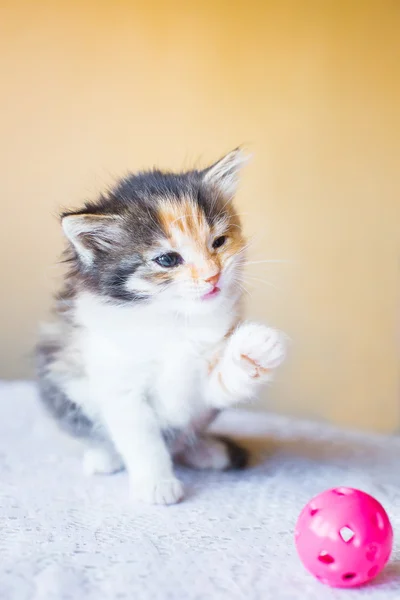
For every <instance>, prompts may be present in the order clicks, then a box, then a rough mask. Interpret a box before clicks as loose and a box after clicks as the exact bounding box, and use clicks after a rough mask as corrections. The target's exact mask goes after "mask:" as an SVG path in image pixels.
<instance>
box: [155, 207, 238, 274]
mask: <svg viewBox="0 0 400 600" xmlns="http://www.w3.org/2000/svg"><path fill="white" fill-rule="evenodd" d="M224 213H225V214H224V216H223V217H221V222H220V223H218V222H217V223H216V225H215V226H210V224H209V223H208V222H207V219H206V216H205V214H204V213H203V211H202V210H201V208H200V207H199V206H198V205H197V204H196V203H195V202H193V201H192V200H191V199H190V198H188V199H187V200H183V201H179V202H177V201H174V200H169V201H163V202H162V203H161V204H160V208H159V215H158V216H159V219H160V222H161V224H162V227H163V230H164V231H165V235H166V237H167V239H168V240H169V242H170V244H171V247H172V248H173V249H174V250H176V251H178V252H179V248H180V246H181V245H182V244H183V243H185V241H186V242H187V241H189V242H190V243H191V244H192V245H193V247H194V248H195V250H196V253H198V254H199V255H201V257H202V261H203V264H202V266H201V267H200V266H199V265H198V264H197V263H196V264H194V262H191V263H188V265H187V266H188V267H189V268H190V275H191V277H192V279H194V280H196V279H199V278H201V277H205V278H206V277H207V276H208V277H210V276H212V275H215V274H216V273H219V272H221V270H222V269H223V266H224V263H225V262H226V260H228V259H229V258H230V257H231V256H233V255H235V254H237V253H238V252H239V251H240V250H242V249H243V247H244V243H245V241H244V238H243V235H242V231H241V227H240V220H239V218H238V216H237V215H236V213H235V211H234V209H233V207H228V208H225V209H224ZM220 235H226V236H227V237H228V241H227V243H226V245H224V246H222V247H221V248H220V249H218V250H214V249H213V248H212V241H213V239H215V238H216V237H218V236H220Z"/></svg>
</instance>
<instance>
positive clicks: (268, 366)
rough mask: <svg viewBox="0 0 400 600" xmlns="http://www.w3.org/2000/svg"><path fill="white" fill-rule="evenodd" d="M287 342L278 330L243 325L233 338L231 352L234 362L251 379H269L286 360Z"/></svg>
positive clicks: (257, 325) (256, 324)
mask: <svg viewBox="0 0 400 600" xmlns="http://www.w3.org/2000/svg"><path fill="white" fill-rule="evenodd" d="M286 340H287V338H286V336H285V335H284V334H283V333H282V332H280V331H278V330H277V329H272V328H270V327H266V326H265V325H259V324H258V323H243V325H241V326H240V327H239V328H238V329H237V330H236V331H235V333H234V334H233V336H232V339H231V351H232V353H233V358H234V360H235V361H236V362H237V363H239V364H240V366H241V367H242V368H243V369H244V370H245V371H246V372H247V373H248V375H249V376H250V377H252V378H253V379H257V378H260V377H261V378H262V377H268V376H269V375H270V374H271V371H273V370H274V369H276V368H277V367H279V365H280V364H281V363H282V362H283V360H284V358H285V355H286V345H287V341H286Z"/></svg>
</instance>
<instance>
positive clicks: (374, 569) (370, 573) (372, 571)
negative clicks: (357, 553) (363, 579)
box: [368, 565, 378, 577]
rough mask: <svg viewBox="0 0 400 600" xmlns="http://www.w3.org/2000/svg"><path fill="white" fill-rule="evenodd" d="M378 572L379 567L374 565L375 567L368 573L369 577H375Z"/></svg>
mask: <svg viewBox="0 0 400 600" xmlns="http://www.w3.org/2000/svg"><path fill="white" fill-rule="evenodd" d="M377 572H378V566H377V565H374V566H373V567H371V568H370V570H369V571H368V577H375V575H376V574H377Z"/></svg>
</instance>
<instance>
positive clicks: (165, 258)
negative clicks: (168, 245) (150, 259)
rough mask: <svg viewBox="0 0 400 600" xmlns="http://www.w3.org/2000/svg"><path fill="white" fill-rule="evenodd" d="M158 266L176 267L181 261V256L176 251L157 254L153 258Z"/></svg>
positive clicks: (165, 267)
mask: <svg viewBox="0 0 400 600" xmlns="http://www.w3.org/2000/svg"><path fill="white" fill-rule="evenodd" d="M154 262H156V263H157V264H158V265H160V267H164V269H171V268H172V267H177V266H178V265H181V264H182V263H183V258H182V256H181V255H180V254H178V253H177V252H168V253H167V254H161V256H157V258H155V259H154Z"/></svg>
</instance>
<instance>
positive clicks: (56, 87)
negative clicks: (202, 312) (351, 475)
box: [0, 0, 400, 431]
mask: <svg viewBox="0 0 400 600" xmlns="http://www.w3.org/2000/svg"><path fill="white" fill-rule="evenodd" d="M0 73H1V84H0V85H1V94H0V130H1V136H0V164H1V171H2V175H1V177H0V198H1V207H2V218H1V225H0V227H1V231H0V273H1V284H2V285H1V297H0V309H1V310H0V319H1V322H0V326H1V356H0V366H1V375H2V376H5V377H21V376H22V377H25V376H29V375H30V373H31V371H30V367H29V356H28V355H29V351H30V347H31V345H32V343H33V340H34V337H35V331H36V325H37V322H38V320H39V318H42V317H43V315H45V313H46V310H47V308H48V306H49V300H50V294H51V292H52V290H54V288H55V286H56V282H57V269H56V268H54V267H53V265H54V263H55V261H56V259H57V256H58V254H59V252H60V250H61V247H62V238H61V231H60V229H59V227H58V224H57V220H56V218H55V216H56V215H57V212H58V210H59V208H60V207H66V206H68V207H70V206H76V205H79V203H80V202H81V201H82V200H83V199H84V198H87V197H93V196H94V195H95V193H96V192H97V191H98V190H100V189H101V188H102V187H103V186H104V185H105V184H107V183H108V182H110V181H112V179H113V178H114V177H116V176H118V175H121V174H123V173H124V172H125V171H126V170H128V169H137V168H141V167H147V166H151V165H153V164H157V165H159V166H161V167H166V168H180V167H190V166H192V165H193V164H194V163H195V162H197V163H198V164H206V163H207V162H209V161H211V160H214V159H216V158H217V157H219V156H220V155H221V154H223V153H224V152H225V151H228V150H230V149H231V148H233V147H235V146H237V145H238V144H245V145H246V146H247V147H248V148H249V150H250V151H251V152H252V153H253V155H254V160H253V162H252V163H251V164H250V165H249V166H248V167H247V168H246V170H245V172H244V175H243V180H242V187H241V191H240V194H239V198H238V204H239V207H240V211H241V212H243V213H245V214H244V215H243V220H244V222H245V226H246V230H247V232H248V233H249V234H251V235H254V238H255V239H254V244H253V248H252V258H253V259H254V260H262V259H268V258H272V259H285V260H287V261H288V262H285V263H274V264H261V265H253V266H252V267H251V268H249V274H250V275H249V277H256V278H259V279H261V280H263V281H257V280H256V279H250V278H249V281H248V286H247V287H248V289H249V291H250V292H251V299H250V307H249V310H250V313H251V314H252V315H253V316H256V317H259V318H260V319H263V320H266V321H268V322H269V323H271V324H273V325H276V326H278V327H281V328H282V329H284V330H285V331H287V332H288V333H289V335H290V336H291V338H292V347H291V356H290V360H289V362H288V364H287V365H286V367H285V368H284V369H283V370H282V371H281V372H280V375H279V381H278V382H277V384H276V385H275V386H274V387H273V388H272V390H271V392H270V394H269V404H268V405H269V406H271V407H272V408H273V409H277V410H281V411H288V412H291V413H294V414H303V415H310V416H313V417H317V418H324V419H328V420H331V421H334V422H338V423H341V424H347V425H352V426H357V427H363V428H370V429H376V430H381V431H393V430H395V429H396V428H397V427H398V426H399V425H400V414H399V413H400V397H399V368H398V367H399V352H398V315H399V293H398V292H399V249H400V236H399V228H400V199H399V161H400V108H399V107H400V85H399V76H400V75H399V73H400V3H399V2H398V1H396V0H393V1H388V0H379V1H378V0H377V1H369V0H361V1H356V0H343V1H341V0H315V1H307V0H297V1H296V0H292V1H290V0H270V1H267V0H264V1H259V2H257V1H255V0H246V2H244V1H243V2H240V1H234V0H233V1H230V2H225V1H209V0H207V1H203V2H190V1H189V2H162V1H153V2H135V1H130V2H128V1H125V2H124V1H122V0H121V1H114V2H110V1H109V2H103V1H100V0H99V1H97V2H94V1H92V2H90V1H87V0H86V1H82V2H77V1H76V0H71V1H67V0H65V1H64V0H53V1H49V2H47V3H46V2H41V1H31V2H27V1H25V2H18V1H15V2H10V1H4V0H3V2H2V3H1V9H0ZM266 282H268V283H266ZM271 283H272V284H273V286H274V287H272V286H271V285H269V284H271ZM264 405H265V406H267V404H266V401H264Z"/></svg>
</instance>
